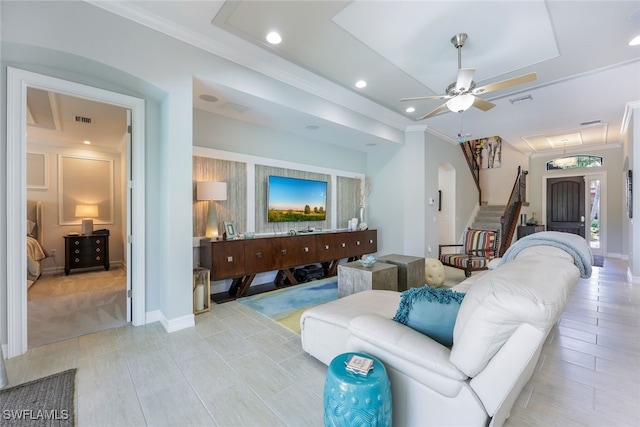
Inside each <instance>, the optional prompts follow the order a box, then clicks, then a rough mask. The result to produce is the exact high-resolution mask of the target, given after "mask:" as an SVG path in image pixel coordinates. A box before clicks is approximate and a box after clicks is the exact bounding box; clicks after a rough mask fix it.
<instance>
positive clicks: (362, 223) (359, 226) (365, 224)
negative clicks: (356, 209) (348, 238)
mask: <svg viewBox="0 0 640 427" xmlns="http://www.w3.org/2000/svg"><path fill="white" fill-rule="evenodd" d="M368 228H369V225H367V223H366V222H364V221H363V222H361V223H360V225H358V230H360V231H364V230H367V229H368Z"/></svg>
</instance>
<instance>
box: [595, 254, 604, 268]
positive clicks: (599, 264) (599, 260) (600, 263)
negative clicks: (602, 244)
mask: <svg viewBox="0 0 640 427" xmlns="http://www.w3.org/2000/svg"><path fill="white" fill-rule="evenodd" d="M593 266H594V267H604V257H603V256H600V255H594V256H593Z"/></svg>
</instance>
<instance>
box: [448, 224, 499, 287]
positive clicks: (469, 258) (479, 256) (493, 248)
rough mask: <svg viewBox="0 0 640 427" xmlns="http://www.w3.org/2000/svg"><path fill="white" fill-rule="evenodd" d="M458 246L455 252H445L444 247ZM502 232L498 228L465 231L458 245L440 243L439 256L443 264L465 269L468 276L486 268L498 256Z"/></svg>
mask: <svg viewBox="0 0 640 427" xmlns="http://www.w3.org/2000/svg"><path fill="white" fill-rule="evenodd" d="M453 247H456V248H457V252H455V253H443V251H442V249H443V248H453ZM499 247H500V232H499V231H498V230H474V229H471V228H469V229H468V230H466V231H465V232H464V240H463V242H462V244H458V245H439V247H438V257H439V259H440V262H441V263H442V264H443V265H448V266H449V267H454V268H459V269H460V270H464V275H465V276H466V277H469V276H471V272H472V271H478V270H486V269H487V268H488V266H489V262H490V261H491V260H492V259H493V258H495V257H497V256H498V248H499Z"/></svg>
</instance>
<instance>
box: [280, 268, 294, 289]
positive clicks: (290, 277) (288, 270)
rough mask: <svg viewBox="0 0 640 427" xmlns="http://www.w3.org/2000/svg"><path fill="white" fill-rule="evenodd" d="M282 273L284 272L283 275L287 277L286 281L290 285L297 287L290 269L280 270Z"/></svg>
mask: <svg viewBox="0 0 640 427" xmlns="http://www.w3.org/2000/svg"><path fill="white" fill-rule="evenodd" d="M280 271H282V272H284V275H285V276H287V279H289V282H290V283H291V284H292V285H297V284H298V281H297V280H296V278H295V277H294V276H293V274H291V271H292V269H290V268H285V269H284V270H280Z"/></svg>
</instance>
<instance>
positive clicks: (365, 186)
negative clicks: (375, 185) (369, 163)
mask: <svg viewBox="0 0 640 427" xmlns="http://www.w3.org/2000/svg"><path fill="white" fill-rule="evenodd" d="M370 193H371V180H370V179H369V178H367V177H364V179H363V180H362V183H361V185H360V211H359V217H360V222H365V221H366V213H367V208H366V206H367V197H369V194H370ZM365 230H366V229H365Z"/></svg>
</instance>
